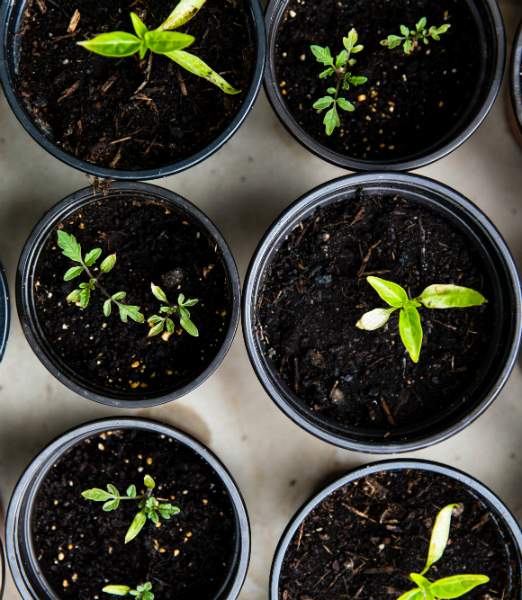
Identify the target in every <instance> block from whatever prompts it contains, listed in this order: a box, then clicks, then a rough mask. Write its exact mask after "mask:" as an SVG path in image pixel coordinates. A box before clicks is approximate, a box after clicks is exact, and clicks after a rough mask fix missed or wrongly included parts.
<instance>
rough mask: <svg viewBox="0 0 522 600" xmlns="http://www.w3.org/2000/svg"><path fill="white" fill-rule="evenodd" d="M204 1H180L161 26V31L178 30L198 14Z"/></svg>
mask: <svg viewBox="0 0 522 600" xmlns="http://www.w3.org/2000/svg"><path fill="white" fill-rule="evenodd" d="M205 2H206V0H181V1H180V2H179V3H178V4H177V5H176V8H175V9H174V10H173V11H172V12H171V13H170V15H169V16H168V17H167V19H166V20H165V21H164V22H163V24H162V25H161V29H163V30H167V29H178V28H179V27H181V26H183V25H185V23H188V22H189V21H190V20H191V19H193V18H194V16H195V15H196V14H197V13H198V11H199V10H200V9H201V7H202V6H203V5H204V4H205Z"/></svg>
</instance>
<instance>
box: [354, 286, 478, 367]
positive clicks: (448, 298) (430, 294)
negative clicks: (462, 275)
mask: <svg viewBox="0 0 522 600" xmlns="http://www.w3.org/2000/svg"><path fill="white" fill-rule="evenodd" d="M366 281H367V282H368V283H369V284H370V285H371V286H372V287H373V289H374V290H375V291H376V292H377V293H378V294H379V296H380V297H381V299H382V300H384V301H385V302H386V304H388V305H389V306H390V308H375V309H373V310H371V311H369V312H367V313H365V314H364V315H363V316H362V317H361V318H360V319H359V321H358V322H357V325H356V326H357V327H358V328H359V329H363V330H365V331H375V330H376V329H379V328H380V327H383V326H384V325H386V323H387V322H388V320H389V318H390V317H391V315H392V314H393V313H394V312H395V311H397V310H398V311H400V312H399V333H400V336H401V340H402V343H403V344H404V346H405V348H406V350H407V351H408V354H409V355H410V358H411V360H412V361H413V362H415V363H417V362H419V356H420V351H421V346H422V336H423V332H422V325H421V318H420V314H419V311H418V310H417V309H418V308H420V307H421V306H424V307H425V308H433V309H445V308H469V307H471V306H480V305H481V304H484V303H485V302H487V300H486V299H485V298H484V296H483V295H482V294H480V293H479V292H476V291H475V290H472V289H471V288H467V287H462V286H459V285H453V284H434V285H430V286H428V287H427V288H426V289H425V290H424V291H423V292H422V294H421V295H420V296H417V297H416V298H413V299H412V298H410V297H409V296H408V293H407V292H406V290H405V289H404V288H402V287H401V286H400V285H398V284H396V283H393V282H392V281H386V280H385V279H381V278H380V277H371V276H370V277H367V278H366Z"/></svg>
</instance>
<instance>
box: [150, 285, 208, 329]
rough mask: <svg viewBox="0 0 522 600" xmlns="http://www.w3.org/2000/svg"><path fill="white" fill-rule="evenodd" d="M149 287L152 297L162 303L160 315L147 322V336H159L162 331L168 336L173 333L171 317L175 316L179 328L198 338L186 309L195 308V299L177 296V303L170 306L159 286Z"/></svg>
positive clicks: (153, 316) (196, 300) (181, 295)
mask: <svg viewBox="0 0 522 600" xmlns="http://www.w3.org/2000/svg"><path fill="white" fill-rule="evenodd" d="M150 287H151V290H152V293H153V294H154V296H155V297H156V298H157V299H158V300H159V301H160V302H161V303H162V306H161V308H160V310H159V312H160V314H159V315H152V317H150V318H149V319H148V321H147V322H148V324H149V326H150V331H149V336H150V337H153V336H155V335H160V333H163V332H164V331H167V333H169V334H172V333H174V329H175V327H174V321H173V320H172V317H173V316H175V315H176V316H177V317H179V324H180V325H181V327H183V329H184V330H185V331H186V332H187V333H188V334H189V335H191V336H193V337H198V336H199V331H198V328H197V327H196V326H195V325H194V323H193V322H192V321H191V319H190V311H189V310H188V309H189V308H190V307H192V306H195V305H196V304H197V303H198V302H199V300H198V299H197V298H188V299H186V298H185V296H184V295H183V294H179V296H178V303H177V304H171V303H170V302H169V300H168V299H167V295H166V294H165V292H164V291H163V290H162V289H161V288H160V287H159V286H157V285H154V284H153V283H151V285H150Z"/></svg>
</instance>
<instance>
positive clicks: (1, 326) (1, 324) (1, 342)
mask: <svg viewBox="0 0 522 600" xmlns="http://www.w3.org/2000/svg"><path fill="white" fill-rule="evenodd" d="M10 321H11V309H10V302H9V287H8V286H7V279H6V277H5V273H4V270H3V268H2V265H1V264H0V362H1V361H2V358H3V357H4V352H5V347H6V345H7V338H8V337H9V325H10Z"/></svg>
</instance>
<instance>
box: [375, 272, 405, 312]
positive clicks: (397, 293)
mask: <svg viewBox="0 0 522 600" xmlns="http://www.w3.org/2000/svg"><path fill="white" fill-rule="evenodd" d="M366 281H367V282H368V283H369V284H370V285H371V286H372V288H373V289H374V290H375V291H376V292H377V293H378V294H379V297H380V298H381V299H382V300H384V301H385V302H386V304H389V305H390V306H393V307H394V308H401V307H402V306H404V305H405V304H406V303H407V302H408V300H409V298H408V294H407V293H406V290H405V289H404V288H403V287H401V286H400V285H398V284H397V283H394V282H393V281H388V280H387V279H381V278H380V277H374V276H371V275H370V276H369V277H367V278H366Z"/></svg>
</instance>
